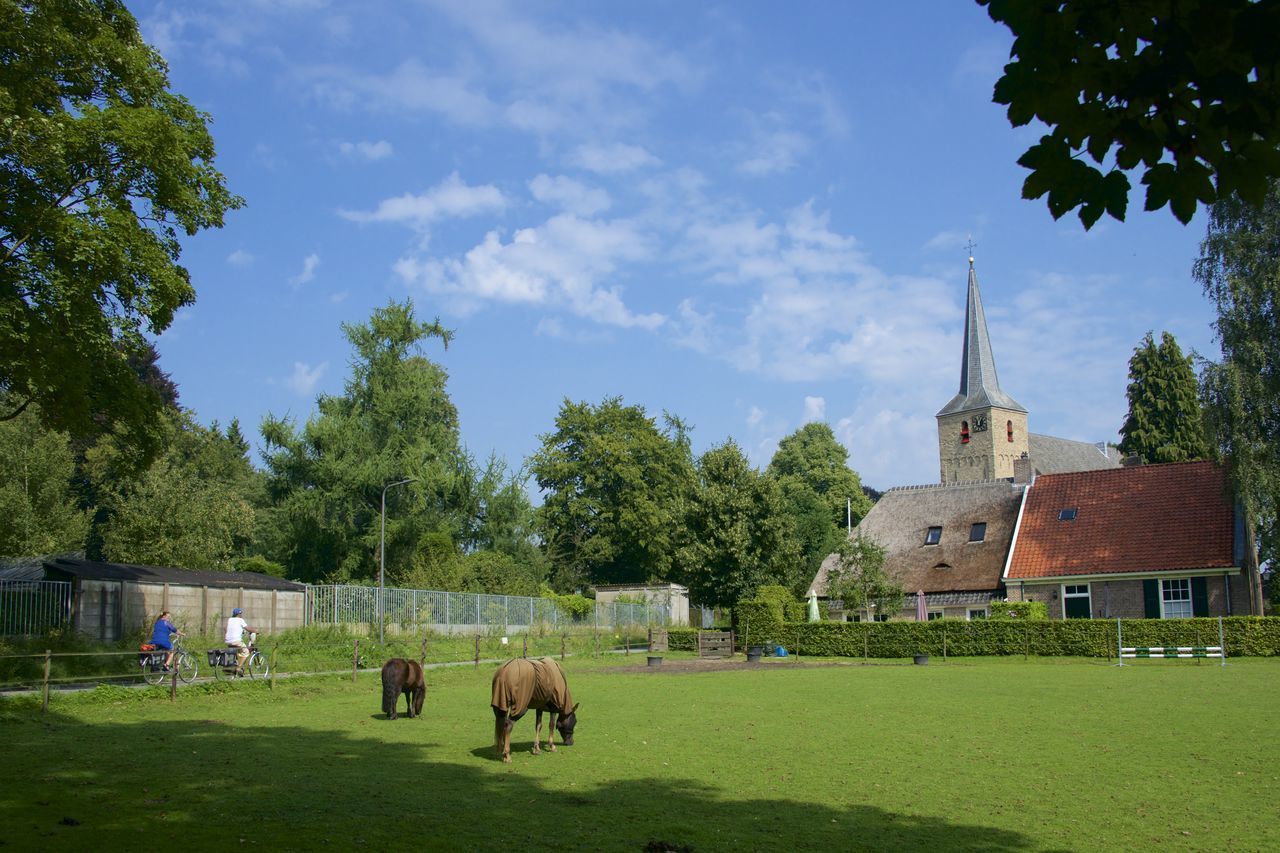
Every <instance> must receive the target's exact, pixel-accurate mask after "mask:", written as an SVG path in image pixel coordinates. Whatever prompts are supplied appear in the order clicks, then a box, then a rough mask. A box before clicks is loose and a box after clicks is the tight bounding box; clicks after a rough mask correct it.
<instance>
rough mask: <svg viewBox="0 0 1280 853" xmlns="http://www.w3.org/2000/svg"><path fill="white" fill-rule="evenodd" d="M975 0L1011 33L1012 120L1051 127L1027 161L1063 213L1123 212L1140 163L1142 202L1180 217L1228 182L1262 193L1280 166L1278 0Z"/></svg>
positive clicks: (1028, 186) (1246, 193)
mask: <svg viewBox="0 0 1280 853" xmlns="http://www.w3.org/2000/svg"><path fill="white" fill-rule="evenodd" d="M977 2H978V3H979V4H980V5H983V6H987V7H988V12H989V13H990V15H991V19H992V20H994V21H996V22H997V23H1003V24H1005V25H1006V26H1008V27H1009V29H1010V30H1011V31H1012V32H1013V35H1014V42H1013V48H1012V50H1011V52H1010V56H1011V57H1013V61H1012V62H1010V63H1009V64H1008V65H1006V66H1005V67H1004V76H1003V77H1001V78H1000V80H999V81H997V83H996V85H995V91H994V94H993V98H992V100H993V101H994V102H995V103H998V104H1004V105H1006V106H1008V108H1009V111H1008V114H1009V122H1010V123H1011V124H1012V125H1013V126H1014V127H1021V126H1022V125H1025V124H1029V123H1031V121H1032V120H1038V121H1041V122H1043V123H1044V124H1046V125H1048V126H1049V132H1048V133H1047V134H1045V135H1044V136H1042V137H1041V138H1040V141H1039V142H1038V143H1036V144H1035V145H1033V146H1031V147H1030V148H1029V149H1027V151H1026V152H1025V153H1024V154H1023V155H1022V157H1021V158H1020V159H1019V160H1018V164H1019V165H1021V166H1024V167H1026V168H1028V169H1030V170H1031V174H1030V175H1028V176H1027V179H1026V181H1025V183H1024V184H1023V186H1022V196H1023V198H1028V199H1035V198H1040V197H1041V196H1044V195H1046V194H1047V195H1048V205H1049V212H1050V213H1051V214H1053V217H1054V218H1055V219H1057V218H1059V217H1061V216H1062V215H1063V214H1065V213H1067V212H1068V211H1071V210H1075V209H1076V208H1079V216H1080V221H1081V222H1082V223H1084V226H1085V228H1086V229H1087V228H1089V227H1091V226H1092V225H1093V224H1094V223H1095V222H1097V221H1098V219H1099V217H1101V216H1102V214H1103V213H1104V212H1105V213H1107V214H1109V215H1110V216H1113V217H1115V218H1116V219H1120V220H1123V219H1124V217H1125V212H1126V208H1127V206H1128V199H1129V189H1130V183H1129V178H1128V176H1127V175H1126V173H1128V172H1132V171H1134V170H1141V171H1142V181H1141V182H1142V183H1143V184H1144V185H1145V186H1146V188H1147V191H1146V204H1145V207H1146V209H1147V210H1159V209H1160V208H1162V207H1164V206H1165V205H1168V206H1169V209H1170V211H1171V212H1172V213H1173V215H1174V216H1175V217H1177V219H1178V220H1179V221H1181V222H1183V223H1186V222H1189V221H1190V220H1191V217H1192V215H1193V214H1194V213H1195V211H1196V206H1197V204H1198V203H1199V202H1204V203H1206V204H1210V203H1213V202H1214V201H1216V200H1218V199H1226V198H1228V197H1229V196H1231V195H1232V194H1233V193H1235V194H1239V195H1240V197H1241V198H1243V199H1244V200H1245V201H1247V202H1251V203H1253V204H1255V205H1256V204H1258V203H1259V202H1260V201H1261V199H1262V195H1263V192H1264V191H1265V187H1266V181H1267V180H1268V179H1269V178H1275V177H1280V151H1278V150H1277V145H1278V144H1280V123H1277V121H1276V116H1277V115H1278V114H1280V43H1278V42H1277V40H1276V38H1275V34H1276V33H1277V32H1280V2H1277V0H1178V2H1169V0H1127V1H1126V2H1123V3H1108V2H1098V0H1040V2H1027V0H977ZM1113 149H1114V150H1113ZM1085 154H1087V155H1088V156H1089V158H1090V159H1091V160H1093V162H1094V163H1096V164H1098V165H1099V166H1102V167H1103V169H1105V170H1106V171H1105V174H1104V172H1103V170H1102V169H1098V168H1095V167H1094V166H1091V165H1089V164H1088V163H1087V162H1085V160H1084V156H1083V155H1085Z"/></svg>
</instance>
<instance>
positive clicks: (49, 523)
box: [0, 409, 89, 557]
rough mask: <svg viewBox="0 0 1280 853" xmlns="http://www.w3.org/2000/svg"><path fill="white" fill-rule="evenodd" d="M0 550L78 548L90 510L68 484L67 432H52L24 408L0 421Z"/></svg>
mask: <svg viewBox="0 0 1280 853" xmlns="http://www.w3.org/2000/svg"><path fill="white" fill-rule="evenodd" d="M0 459H3V460H4V464H3V465H0V555H4V556H9V557H25V556H33V555H37V554H53V553H58V552H64V551H79V550H82V549H83V548H84V542H85V536H86V534H87V533H88V531H89V517H88V514H87V513H86V512H85V511H84V510H82V509H81V508H80V507H79V506H78V505H77V501H76V496H75V493H74V492H73V490H72V488H71V480H72V476H73V475H74V473H75V457H74V454H73V453H72V450H71V446H70V443H69V442H68V440H67V436H66V434H65V433H59V432H50V431H49V430H47V429H45V428H44V427H43V426H42V425H41V423H40V415H39V413H38V412H37V411H36V410H34V409H28V410H27V411H25V412H23V413H22V414H21V415H19V416H18V417H16V418H13V419H12V420H9V421H5V422H0Z"/></svg>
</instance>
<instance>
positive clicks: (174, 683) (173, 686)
mask: <svg viewBox="0 0 1280 853" xmlns="http://www.w3.org/2000/svg"><path fill="white" fill-rule="evenodd" d="M174 663H175V666H174V667H173V672H172V673H171V674H170V679H169V701H170V702H172V701H174V700H175V699H177V698H178V667H177V666H176V664H177V659H176V658H175V659H174Z"/></svg>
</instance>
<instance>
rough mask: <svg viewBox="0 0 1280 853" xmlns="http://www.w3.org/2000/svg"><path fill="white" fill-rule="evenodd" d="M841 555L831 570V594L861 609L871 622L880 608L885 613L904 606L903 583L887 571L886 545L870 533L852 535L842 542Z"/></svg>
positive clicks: (850, 607)
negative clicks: (867, 535) (866, 534)
mask: <svg viewBox="0 0 1280 853" xmlns="http://www.w3.org/2000/svg"><path fill="white" fill-rule="evenodd" d="M836 553H837V554H838V555H839V557H838V558H837V562H836V565H835V567H834V568H832V569H831V570H830V571H829V572H828V573H827V597H828V598H830V599H833V600H834V599H838V600H840V601H843V602H844V609H845V610H847V611H850V612H856V611H858V610H861V611H862V612H863V613H864V614H865V615H866V619H867V621H868V622H871V621H874V619H875V613H874V612H873V611H878V612H879V613H880V614H882V615H883V616H884V617H888V616H892V615H894V614H896V613H897V612H898V611H900V610H901V609H902V602H903V598H904V597H905V593H904V592H903V589H902V586H901V585H900V584H898V583H897V582H896V581H895V580H893V578H891V577H889V576H888V575H887V574H885V570H884V557H885V551H884V548H882V547H880V546H879V545H877V544H876V543H875V542H874V541H872V540H871V539H869V538H867V537H866V536H862V535H858V536H849V537H846V538H845V540H844V541H843V542H841V543H840V549H839V550H838V551H837V552H836Z"/></svg>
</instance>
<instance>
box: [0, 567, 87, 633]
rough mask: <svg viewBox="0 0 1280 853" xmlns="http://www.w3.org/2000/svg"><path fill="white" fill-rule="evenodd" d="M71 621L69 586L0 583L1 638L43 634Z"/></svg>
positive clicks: (19, 582) (36, 582)
mask: <svg viewBox="0 0 1280 853" xmlns="http://www.w3.org/2000/svg"><path fill="white" fill-rule="evenodd" d="M70 622H71V584H70V583H68V582H66V581H43V580H0V636H5V637H15V636H31V635H34V634H43V633H46V632H48V631H52V630H55V629H57V628H61V627H62V626H63V625H68V624H70Z"/></svg>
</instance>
